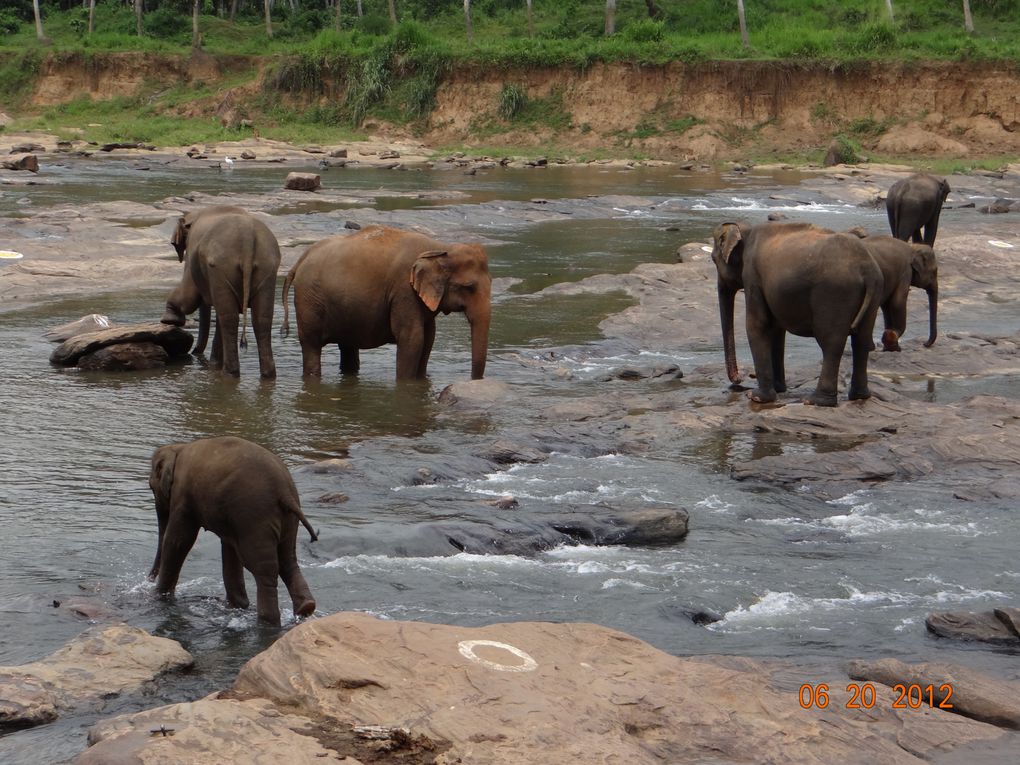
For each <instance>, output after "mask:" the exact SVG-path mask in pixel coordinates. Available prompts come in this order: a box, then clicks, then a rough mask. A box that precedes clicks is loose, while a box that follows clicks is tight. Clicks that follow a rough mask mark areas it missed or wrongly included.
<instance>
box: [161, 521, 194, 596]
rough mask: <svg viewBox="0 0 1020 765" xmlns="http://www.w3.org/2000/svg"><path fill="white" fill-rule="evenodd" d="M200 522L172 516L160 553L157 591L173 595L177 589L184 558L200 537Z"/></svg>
mask: <svg viewBox="0 0 1020 765" xmlns="http://www.w3.org/2000/svg"><path fill="white" fill-rule="evenodd" d="M198 528H199V527H198V524H197V523H193V522H192V521H190V520H183V519H181V518H171V519H170V522H169V523H168V524H167V528H166V533H165V534H164V535H163V544H162V549H161V550H160V554H159V575H158V577H157V579H156V592H158V593H159V594H160V595H172V594H173V592H174V590H176V589H177V580H178V579H179V578H180V575H181V567H182V566H184V559H185V558H187V557H188V553H189V552H191V548H192V547H194V546H195V540H196V539H197V538H198Z"/></svg>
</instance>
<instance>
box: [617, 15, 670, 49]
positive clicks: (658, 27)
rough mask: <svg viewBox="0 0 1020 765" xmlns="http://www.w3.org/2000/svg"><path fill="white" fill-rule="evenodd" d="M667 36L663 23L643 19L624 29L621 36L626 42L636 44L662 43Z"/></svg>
mask: <svg viewBox="0 0 1020 765" xmlns="http://www.w3.org/2000/svg"><path fill="white" fill-rule="evenodd" d="M664 34H665V24H663V23H662V22H661V21H652V20H651V19H642V20H641V21H638V22H635V23H633V24H628V25H627V26H626V27H624V28H623V32H621V33H620V36H621V37H623V39H624V40H630V41H631V42H636V43H646V42H661V41H662V38H663V36H664Z"/></svg>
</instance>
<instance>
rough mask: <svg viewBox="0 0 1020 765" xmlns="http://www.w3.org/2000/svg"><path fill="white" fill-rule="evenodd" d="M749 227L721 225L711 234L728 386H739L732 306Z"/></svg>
mask: <svg viewBox="0 0 1020 765" xmlns="http://www.w3.org/2000/svg"><path fill="white" fill-rule="evenodd" d="M748 230H749V226H747V224H743V223H720V224H719V225H718V226H716V228H715V231H713V232H712V261H713V262H714V263H715V267H716V270H717V271H718V272H719V280H718V285H717V286H718V291H719V318H720V320H721V323H722V334H723V353H724V354H725V356H726V375H727V376H728V377H729V378H730V382H731V383H734V384H735V383H739V382H740V381H741V379H743V378H741V376H740V373H739V371H738V370H737V351H736V346H735V345H734V339H733V305H734V302H735V300H736V297H737V292H739V291H740V290H742V289H743V288H744V276H743V270H744V238H745V236H746V234H747V232H748Z"/></svg>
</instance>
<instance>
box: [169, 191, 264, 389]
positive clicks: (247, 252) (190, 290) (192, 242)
mask: <svg viewBox="0 0 1020 765" xmlns="http://www.w3.org/2000/svg"><path fill="white" fill-rule="evenodd" d="M171 243H172V244H173V246H174V248H175V249H176V250H177V256H178V258H179V259H180V260H182V261H184V274H183V276H182V277H181V283H180V284H179V285H178V286H177V287H175V288H174V290H173V291H172V292H171V293H170V295H169V296H168V297H167V301H166V312H165V313H164V314H163V318H162V319H161V321H162V322H163V323H164V324H172V325H175V326H178V327H180V326H183V325H184V323H185V321H186V320H187V316H188V314H190V313H192V312H194V311H195V310H198V311H199V329H198V343H197V344H196V346H195V351H194V352H195V353H201V352H202V351H203V350H205V345H206V340H207V339H208V336H209V321H210V308H214V309H216V334H215V335H214V336H213V349H212V357H211V361H212V364H213V366H214V367H217V368H219V367H221V366H222V368H223V371H224V372H226V373H227V374H229V375H233V376H234V377H237V376H238V375H239V374H240V362H239V360H238V355H237V347H238V337H237V324H238V321H239V320H240V319H241V318H242V317H243V324H242V328H241V341H240V344H241V347H242V348H244V347H247V344H248V341H247V337H246V335H247V323H248V317H247V311H248V308H249V307H250V308H251V324H252V330H253V331H254V333H255V342H256V344H257V345H258V350H259V371H260V373H261V375H262V377H265V378H272V377H276V363H275V362H274V361H273V344H272V336H273V332H272V328H273V306H274V303H275V297H276V275H277V272H278V271H279V269H280V246H279V244H277V241H276V237H275V236H273V232H272V231H270V230H269V228H268V227H267V226H266V225H265V224H264V223H263V222H262V221H260V220H258V219H257V218H255V217H253V216H251V215H249V214H248V213H247V212H245V211H244V210H242V209H241V208H239V207H232V206H229V205H218V206H215V207H210V208H206V209H205V210H200V211H198V212H191V213H188V214H187V215H185V216H184V217H182V218H180V219H179V220H178V221H177V229H176V230H175V232H174V235H173V239H171Z"/></svg>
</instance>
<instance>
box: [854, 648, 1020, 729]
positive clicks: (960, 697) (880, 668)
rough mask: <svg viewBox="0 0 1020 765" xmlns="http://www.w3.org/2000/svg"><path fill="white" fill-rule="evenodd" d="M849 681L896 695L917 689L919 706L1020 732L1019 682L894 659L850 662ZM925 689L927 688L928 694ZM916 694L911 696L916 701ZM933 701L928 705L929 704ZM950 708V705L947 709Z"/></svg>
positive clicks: (949, 666)
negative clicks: (868, 683)
mask: <svg viewBox="0 0 1020 765" xmlns="http://www.w3.org/2000/svg"><path fill="white" fill-rule="evenodd" d="M849 674H850V677H851V679H853V680H869V681H874V682H876V683H882V685H888V686H889V687H891V688H893V690H894V691H897V692H899V689H898V688H897V687H896V686H903V688H904V698H905V701H906V702H908V703H909V702H910V701H911V699H908V698H907V696H906V694H907V690H906V689H907V688H910V687H911V686H915V685H916V686H918V689H919V691H920V698H921V699H922V706H923V707H925V708H934V709H943V710H945V711H949V712H952V713H954V714H958V715H963V716H964V717H969V718H971V719H972V720H980V721H981V722H986V723H989V724H991V725H996V726H999V727H1000V728H1009V729H1011V730H1020V683H1016V682H1006V681H1004V680H1000V679H998V678H995V677H991V676H990V675H986V674H983V673H981V672H978V671H976V670H973V669H968V668H966V667H962V666H959V665H956V664H946V663H942V662H938V663H923V664H907V663H906V662H902V661H899V660H898V659H881V660H879V661H856V662H853V663H851V665H850V671H849ZM929 686H930V688H931V690H930V693H929ZM917 698H918V695H917V693H915V694H914V695H913V697H912V701H913V702H916V700H917ZM930 701H931V702H934V703H933V704H931V705H930V704H929V702H930ZM949 705H952V706H949Z"/></svg>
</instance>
